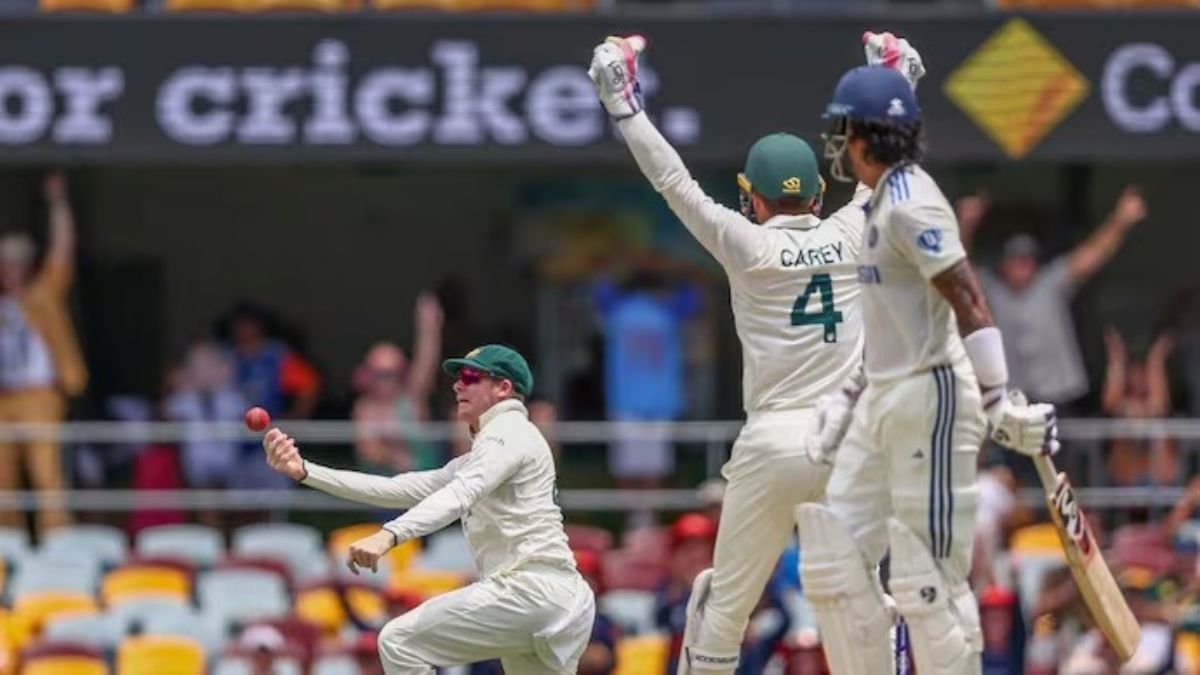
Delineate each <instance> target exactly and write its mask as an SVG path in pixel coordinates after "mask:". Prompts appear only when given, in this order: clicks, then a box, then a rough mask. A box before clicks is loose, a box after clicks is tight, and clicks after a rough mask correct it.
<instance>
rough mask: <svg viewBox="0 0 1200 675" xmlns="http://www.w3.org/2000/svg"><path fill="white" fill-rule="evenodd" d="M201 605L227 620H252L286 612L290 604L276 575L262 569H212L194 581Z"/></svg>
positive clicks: (282, 614)
mask: <svg viewBox="0 0 1200 675" xmlns="http://www.w3.org/2000/svg"><path fill="white" fill-rule="evenodd" d="M196 598H197V600H198V601H199V604H200V608H201V609H202V610H203V611H205V612H207V613H211V614H214V615H216V616H219V617H222V618H223V619H225V620H227V621H254V620H257V619H273V618H277V617H281V616H285V615H286V614H287V613H288V611H289V610H290V608H291V602H290V601H289V599H288V592H287V587H286V585H285V584H284V582H283V580H282V579H280V577H279V575H277V574H273V573H271V572H266V571H263V570H254V569H227V570H212V571H209V572H205V573H203V574H201V575H200V578H199V581H198V582H197V583H196Z"/></svg>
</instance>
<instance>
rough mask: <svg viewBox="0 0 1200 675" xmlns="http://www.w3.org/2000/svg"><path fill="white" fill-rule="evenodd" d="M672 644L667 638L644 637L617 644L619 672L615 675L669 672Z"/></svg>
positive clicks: (644, 674)
mask: <svg viewBox="0 0 1200 675" xmlns="http://www.w3.org/2000/svg"><path fill="white" fill-rule="evenodd" d="M669 648H670V644H669V643H668V641H667V638H666V637H665V636H661V635H643V636H640V637H633V638H627V639H625V640H622V641H621V642H620V643H619V644H617V670H616V672H615V674H614V675H646V673H665V672H667V652H668V649H669Z"/></svg>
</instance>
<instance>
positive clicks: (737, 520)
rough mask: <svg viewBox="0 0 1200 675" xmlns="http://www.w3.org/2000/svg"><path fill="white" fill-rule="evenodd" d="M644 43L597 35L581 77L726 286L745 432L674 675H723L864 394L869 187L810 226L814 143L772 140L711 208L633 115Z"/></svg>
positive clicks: (762, 143) (815, 203)
mask: <svg viewBox="0 0 1200 675" xmlns="http://www.w3.org/2000/svg"><path fill="white" fill-rule="evenodd" d="M877 42H878V41H875V43H877ZM875 43H873V42H872V41H871V40H868V44H867V54H868V60H872V56H873V54H876V52H878V50H879V47H878V45H877V44H875ZM644 46H645V40H644V39H643V38H641V37H640V36H632V37H629V38H615V37H613V38H609V39H608V40H606V41H605V42H604V43H603V44H601V45H599V46H598V47H596V48H595V50H594V52H593V57H592V63H591V68H590V69H589V74H590V76H591V78H592V80H593V81H594V82H595V83H596V87H597V89H598V91H599V96H600V100H601V102H602V103H603V105H604V107H605V109H606V110H607V112H608V113H609V115H610V116H611V117H612V118H613V119H614V120H615V122H616V124H617V126H618V127H619V129H620V132H621V134H622V135H623V136H624V138H625V141H626V143H627V144H628V146H629V149H630V151H631V152H632V154H633V157H634V159H635V160H636V162H637V164H638V166H639V167H640V168H641V170H642V173H644V174H645V176H646V178H647V179H649V181H650V182H651V184H652V185H653V186H654V188H655V190H657V191H658V192H659V193H660V194H662V196H663V198H664V199H665V200H666V201H667V204H668V205H669V206H670V207H671V210H672V211H674V213H675V215H676V216H678V217H679V219H680V221H682V222H683V224H684V226H686V227H687V229H688V231H689V232H691V234H692V235H693V236H694V237H695V238H696V240H697V241H699V242H700V244H701V245H703V246H704V247H705V248H706V249H707V250H708V251H709V253H710V254H712V255H713V257H715V258H716V259H717V261H718V262H720V263H721V266H722V267H723V268H724V269H725V272H726V274H727V275H728V277H729V285H730V295H731V302H732V307H733V315H734V323H735V327H736V329H737V334H738V337H739V339H740V341H741V344H742V358H743V381H742V387H743V405H744V407H745V411H746V425H745V426H744V427H743V429H742V431H741V433H740V434H739V436H738V438H737V441H736V442H735V443H734V445H733V451H732V455H731V457H730V460H729V462H728V463H726V464H725V466H724V467H723V468H722V474H723V475H724V477H725V479H726V480H727V481H728V487H727V489H726V492H725V498H724V503H723V508H722V512H721V522H720V527H719V529H718V534H717V542H716V550H715V553H714V560H713V567H712V568H711V569H708V570H705V571H704V572H701V573H700V574H699V575H698V576H697V577H696V580H695V582H694V584H693V588H692V594H691V597H690V599H689V601H688V607H687V627H686V629H685V631H684V638H683V649H682V653H681V654H680V658H679V673H680V675H687V674H691V673H696V674H704V675H708V674H732V673H733V672H734V671H735V669H736V668H737V665H738V661H739V656H740V651H741V643H742V637H743V635H744V633H745V631H746V625H747V622H748V620H749V617H750V613H751V612H752V611H753V610H754V608H755V606H756V605H757V604H758V601H759V598H760V597H761V596H762V592H763V588H764V586H765V584H766V582H767V580H768V578H769V577H770V575H771V572H772V570H773V569H774V567H775V564H776V561H777V560H778V558H779V555H780V554H781V553H782V551H783V549H784V547H785V546H786V545H787V542H788V540H789V538H790V537H792V536H793V532H794V528H795V521H794V516H793V509H794V508H795V507H796V505H797V504H799V503H801V502H806V501H815V500H819V499H821V498H822V496H823V495H824V490H825V483H826V481H827V479H828V477H829V474H830V471H831V463H832V456H831V453H830V452H826V451H825V450H827V449H829V448H831V447H833V445H834V443H833V442H832V441H830V440H829V439H825V440H824V441H822V439H821V438H820V431H821V430H822V429H826V430H828V431H827V432H826V433H831V434H832V433H836V432H837V430H838V429H840V428H841V427H842V426H844V422H842V421H841V420H843V419H844V418H845V417H846V416H847V415H848V414H849V410H850V408H851V406H852V403H853V400H854V399H855V398H856V397H857V396H858V392H859V391H860V390H861V389H862V387H863V385H864V379H863V376H862V371H861V354H862V349H863V337H862V322H861V314H860V310H859V301H858V296H859V285H858V282H857V279H856V267H855V260H856V258H857V257H858V255H859V248H860V244H861V241H862V231H863V224H864V219H865V214H864V210H863V207H864V205H865V204H866V203H867V201H868V200H869V199H870V196H871V190H870V189H868V188H867V187H865V186H864V185H861V184H860V185H859V186H858V188H857V189H856V191H855V193H854V196H853V198H852V199H851V201H850V203H849V204H847V205H846V206H845V207H843V208H841V209H839V210H838V211H837V212H835V213H834V214H833V215H831V216H830V217H829V218H826V219H824V220H822V219H821V218H820V217H819V213H820V208H821V202H822V198H823V196H824V192H825V183H824V181H823V180H822V178H821V176H820V173H819V171H818V166H817V159H816V156H815V154H814V153H813V150H812V148H811V147H810V146H809V145H808V144H807V143H806V142H804V141H803V140H801V139H800V138H797V137H796V136H792V135H790V134H783V133H776V134H771V135H768V136H764V137H762V138H760V139H759V140H758V141H757V142H755V143H754V145H753V146H752V147H751V148H750V152H749V155H748V156H747V158H746V164H745V171H744V172H743V173H741V174H739V175H738V178H737V181H738V186H739V189H740V193H741V199H740V202H741V204H740V206H741V208H740V212H739V211H735V210H732V209H729V208H726V207H724V206H721V205H720V204H717V203H716V202H715V201H713V199H712V198H711V197H709V196H708V195H706V194H705V193H704V191H703V190H702V189H701V188H700V186H699V185H698V184H697V182H696V181H695V180H694V179H693V178H692V176H691V175H690V174H689V173H688V170H687V168H686V167H685V166H684V164H683V162H682V160H681V159H680V157H679V155H678V154H677V153H676V152H675V150H674V149H673V148H672V147H671V145H670V144H669V143H668V142H667V141H666V139H664V138H663V136H662V135H661V134H660V133H659V131H658V130H657V129H656V128H655V127H654V125H653V123H651V121H650V119H649V118H648V117H647V115H646V113H645V112H644V111H643V110H642V102H641V100H640V90H639V85H638V72H637V67H638V62H637V61H638V56H639V54H640V52H641V51H642V49H643V48H644ZM873 50H874V52H873ZM876 55H877V54H876ZM901 66H903V67H904V69H905V72H906V74H907V75H908V76H909V77H910V78H911V79H910V81H911V82H912V83H913V84H914V85H915V82H916V80H917V79H918V78H919V77H920V76H921V74H923V72H924V69H923V68H922V67H921V63H920V57H919V55H917V53H916V51H915V50H913V49H911V47H909V46H908V45H907V43H904V51H903V58H902V59H897V60H896V61H894V65H892V67H896V68H899V67H901Z"/></svg>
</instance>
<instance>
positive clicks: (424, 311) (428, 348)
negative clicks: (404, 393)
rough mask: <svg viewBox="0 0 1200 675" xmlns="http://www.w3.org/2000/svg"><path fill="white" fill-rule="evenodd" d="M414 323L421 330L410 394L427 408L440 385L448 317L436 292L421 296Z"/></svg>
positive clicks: (412, 367) (411, 374)
mask: <svg viewBox="0 0 1200 675" xmlns="http://www.w3.org/2000/svg"><path fill="white" fill-rule="evenodd" d="M414 321H415V324H416V327H417V329H416V340H415V341H414V343H413V359H412V365H411V366H410V368H409V375H408V394H409V396H410V397H411V398H412V400H414V401H417V402H418V404H419V405H420V407H421V408H422V409H424V407H425V406H426V405H428V404H427V402H426V400H427V399H428V398H429V394H430V392H432V391H433V386H434V383H436V382H437V374H438V362H439V361H441V359H442V324H443V321H444V318H443V316H442V306H441V304H439V303H438V300H437V297H436V296H435V295H434V294H433V293H429V292H424V293H421V294H420V295H418V296H417V307H416V311H415V316H414Z"/></svg>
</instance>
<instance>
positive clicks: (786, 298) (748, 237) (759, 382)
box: [619, 114, 871, 413]
mask: <svg viewBox="0 0 1200 675" xmlns="http://www.w3.org/2000/svg"><path fill="white" fill-rule="evenodd" d="M619 124H620V128H621V133H622V134H623V135H624V137H625V141H626V143H627V144H628V145H629V149H630V150H631V151H632V153H633V157H634V159H635V160H636V161H637V164H638V166H639V167H640V168H641V170H642V173H644V174H645V175H646V178H648V179H649V180H650V182H651V184H652V185H653V186H654V189H655V190H657V191H658V192H659V193H661V194H662V196H663V198H664V199H666V201H667V204H668V205H669V206H670V207H671V210H672V211H674V212H675V215H676V216H678V217H679V219H680V220H681V221H682V222H683V224H684V226H686V227H687V229H688V230H689V231H690V232H691V233H692V235H693V236H694V237H696V240H697V241H699V242H700V244H701V245H703V246H704V248H706V249H708V251H709V253H711V254H712V255H713V257H715V258H716V259H717V261H718V262H720V263H721V266H722V267H724V268H725V273H726V274H727V275H728V276H729V288H730V296H731V297H730V299H731V303H732V306H733V319H734V326H735V328H736V329H737V334H738V338H739V339H740V340H741V343H742V402H743V406H744V408H745V410H746V412H747V413H753V412H758V411H766V410H787V409H794V408H804V407H808V406H812V405H814V404H815V403H816V401H817V399H818V398H820V397H821V396H822V395H824V394H826V393H828V392H830V391H832V390H833V389H834V388H835V387H837V386H838V385H840V384H841V383H842V382H843V381H844V380H845V379H846V378H847V377H849V376H850V374H851V373H852V372H853V371H854V369H855V368H856V367H857V366H858V363H859V360H860V359H861V357H862V340H863V337H862V318H861V314H860V309H859V302H858V295H859V288H858V283H857V281H856V274H855V272H856V259H857V257H858V253H859V246H860V244H861V241H862V232H863V220H864V212H863V206H864V205H865V204H866V202H867V200H868V199H869V198H870V195H871V191H870V189H868V188H866V187H865V186H862V185H860V186H859V188H858V189H857V190H856V191H855V194H854V198H853V199H851V201H850V203H849V204H847V205H846V206H844V207H843V208H841V209H840V210H838V211H837V212H836V213H834V214H833V215H832V216H830V217H829V218H826V219H824V220H821V219H819V218H817V217H816V216H813V215H803V216H775V217H773V218H771V219H770V220H768V221H767V222H766V223H764V224H762V225H761V226H760V225H755V224H754V223H752V222H750V221H749V220H747V219H746V218H745V217H744V216H742V214H740V213H738V212H737V211H734V210H732V209H729V208H726V207H724V206H722V205H720V204H718V203H716V202H715V201H713V199H712V198H711V197H709V196H708V195H706V194H705V193H704V191H703V190H702V189H701V188H700V185H699V184H698V183H697V182H696V181H695V179H693V178H692V176H691V174H689V173H688V170H687V168H686V167H685V166H684V164H683V161H682V160H681V159H680V158H679V154H678V153H676V152H675V149H674V148H672V147H671V145H670V143H668V142H667V140H666V139H665V138H663V137H662V134H660V133H659V132H658V130H657V129H656V128H655V127H654V125H653V124H652V123H651V122H650V120H649V119H648V118H647V117H646V115H645V114H638V115H635V116H633V117H630V118H626V119H624V120H622V121H621V122H620V123H619Z"/></svg>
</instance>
